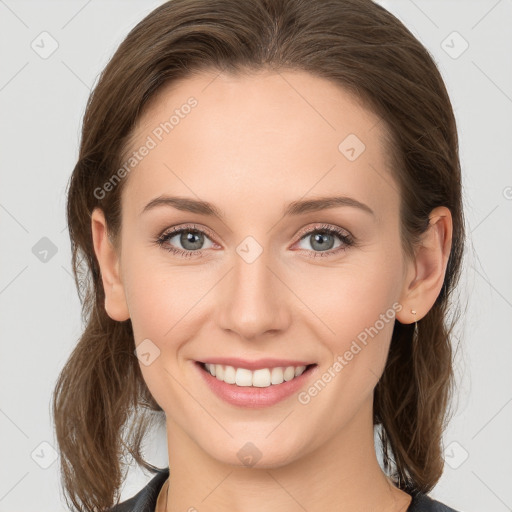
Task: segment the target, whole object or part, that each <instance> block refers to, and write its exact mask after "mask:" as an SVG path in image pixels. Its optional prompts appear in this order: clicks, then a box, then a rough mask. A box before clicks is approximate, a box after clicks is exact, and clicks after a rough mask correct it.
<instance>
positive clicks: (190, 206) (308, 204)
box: [140, 195, 375, 220]
mask: <svg viewBox="0 0 512 512" xmlns="http://www.w3.org/2000/svg"><path fill="white" fill-rule="evenodd" d="M159 206H168V207H169V206H170V207H174V208H176V209H177V210H182V211H185V212H191V213H198V214H200V215H207V216H210V217H217V218H219V219H221V220H224V215H223V213H222V212H221V211H220V210H219V209H218V208H217V207H216V206H214V205H213V204H211V203H209V202H208V201H200V200H197V199H192V198H188V197H177V196H167V195H161V196H159V197H155V198H154V199H152V200H151V201H150V202H149V203H148V204H146V206H145V207H144V209H143V210H142V211H141V213H140V215H142V214H143V213H145V212H147V211H149V210H152V209H154V208H157V207H159ZM339 206H350V207H353V208H358V209H360V210H362V211H364V212H366V213H369V214H371V215H373V216H375V212H374V211H373V210H372V209H371V208H370V207H369V206H368V205H366V204H364V203H362V202H360V201H357V200H356V199H354V198H352V197H347V196H331V197H319V198H315V199H305V200H299V201H293V202H291V203H290V204H289V205H288V206H287V207H286V210H285V212H284V216H285V217H286V216H297V215H302V214H305V213H310V212H318V211H321V210H327V209H330V208H336V207H339Z"/></svg>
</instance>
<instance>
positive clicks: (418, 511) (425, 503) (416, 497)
mask: <svg viewBox="0 0 512 512" xmlns="http://www.w3.org/2000/svg"><path fill="white" fill-rule="evenodd" d="M407 512H460V511H458V510H455V509H453V508H450V507H449V506H447V505H445V504H443V503H441V502H440V501H436V500H434V499H433V498H431V497H430V496H428V495H427V494H423V493H421V492H418V493H416V494H413V495H412V501H411V504H410V505H409V508H408V509H407Z"/></svg>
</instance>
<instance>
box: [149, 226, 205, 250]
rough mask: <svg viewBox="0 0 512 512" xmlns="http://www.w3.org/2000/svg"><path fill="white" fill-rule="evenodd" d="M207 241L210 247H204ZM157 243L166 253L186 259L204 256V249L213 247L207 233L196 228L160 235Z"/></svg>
mask: <svg viewBox="0 0 512 512" xmlns="http://www.w3.org/2000/svg"><path fill="white" fill-rule="evenodd" d="M205 240H208V241H209V242H210V245H207V246H206V247H204V246H203V244H204V243H205ZM155 242H156V243H157V244H158V245H159V246H161V247H162V248H163V249H165V250H166V251H169V252H172V253H175V254H178V255H180V256H185V257H191V256H194V257H197V256H202V255H203V253H202V251H203V249H209V248H211V247H212V246H213V243H212V242H211V240H210V239H209V238H208V236H206V232H205V231H203V230H202V229H198V228H197V227H196V226H184V227H181V228H178V229H174V228H173V229H172V230H170V231H167V232H164V233H163V234H162V235H160V237H158V239H157V240H155ZM176 244H179V245H181V247H182V248H180V247H176Z"/></svg>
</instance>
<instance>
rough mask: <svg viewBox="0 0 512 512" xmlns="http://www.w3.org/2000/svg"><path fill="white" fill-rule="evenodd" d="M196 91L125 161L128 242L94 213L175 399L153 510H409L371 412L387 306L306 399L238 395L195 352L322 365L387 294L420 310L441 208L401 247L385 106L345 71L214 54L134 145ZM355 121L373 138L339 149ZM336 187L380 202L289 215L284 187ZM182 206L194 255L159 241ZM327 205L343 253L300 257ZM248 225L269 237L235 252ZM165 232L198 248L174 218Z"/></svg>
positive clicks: (121, 306) (312, 194)
mask: <svg viewBox="0 0 512 512" xmlns="http://www.w3.org/2000/svg"><path fill="white" fill-rule="evenodd" d="M190 96H194V97H195V98H196V99H197V101H198V105H197V106H196V107H195V108H194V109H193V110H192V111H191V113H190V114H189V115H188V116H186V117H184V118H183V119H181V120H180V123H179V125H177V126H176V127H175V128H174V129H173V130H172V131H171V132H170V133H169V134H166V135H165V137H164V138H163V139H162V141H161V142H159V144H158V145H157V147H155V148H154V149H152V150H151V151H150V152H149V154H148V155H147V156H146V157H145V158H144V159H143V160H142V161H141V162H140V163H139V164H138V165H137V166H136V168H135V169H133V170H132V171H131V173H130V174H129V176H128V178H127V179H128V181H127V183H126V184H125V185H126V187H125V188H124V190H123V194H122V229H121V239H120V246H119V249H118V250H116V249H115V248H114V246H113V245H112V243H111V242H110V240H109V238H108V237H107V231H106V223H105V219H104V217H103V214H102V211H101V210H100V209H96V210H94V212H93V214H92V217H91V222H92V229H93V239H94V248H95V252H96V255H97V258H98V261H99V263H100V267H101V274H102V279H103V285H104V288H105V293H106V300H105V308H106V311H107V312H108V314H109V316H110V317H111V318H113V319H114V320H118V321H123V320H126V319H128V318H130V319H131V322H132V325H133V330H134V337H135V344H136V345H139V344H140V343H141V342H142V341H143V340H145V339H149V340H151V343H153V344H154V345H155V346H157V347H158V349H159V350H160V355H159V356H158V357H157V358H156V359H155V360H154V361H153V362H152V363H151V364H150V365H148V366H146V365H144V364H142V363H141V364H140V368H141V371H142V374H143V377H144V379H145V381H146V383H147V386H148V388H149V390H150V391H151V393H152V395H153V396H154V397H155V399H156V401H157V402H158V403H159V404H160V406H161V407H162V409H163V410H164V411H165V415H166V429H167V442H168V455H169V461H170V468H171V472H170V480H169V486H170V492H169V495H168V503H167V509H166V508H165V505H166V504H165V496H164V493H166V491H167V486H166V485H164V487H163V489H162V492H161V493H160V497H159V501H158V506H157V510H168V511H172V512H174V511H178V510H180V511H183V510H189V508H190V507H195V508H196V509H197V510H201V511H224V510H225V511H228V510H229V511H242V510H243V511H244V512H256V511H261V510H267V511H270V512H272V511H280V512H295V511H298V510H307V511H308V512H317V511H323V512H325V511H326V510H327V511H331V510H332V511H334V510H336V511H353V510H359V511H377V510H379V511H405V510H406V509H407V507H408V505H409V503H410V501H411V497H410V496H409V495H408V494H406V493H404V492H402V491H400V490H398V489H397V488H396V487H394V486H392V485H391V483H390V480H388V479H387V477H386V476H385V474H384V473H383V472H382V470H381V468H380V466H379V464H378V461H377V458H376V453H375V446H374V438H373V425H372V407H373V392H374V388H375V385H376V384H377V382H378V379H379V378H380V376H381V375H382V372H383V370H384V367H385V363H386V358H387V354H388V350H389V344H390V340H391V335H392V330H393V321H391V322H389V323H386V324H385V326H384V327H383V328H382V329H381V330H380V331H379V332H378V334H377V335H375V336H374V337H373V338H371V339H370V341H369V342H368V344H367V345H366V346H365V347H364V348H363V350H361V351H360V352H359V353H358V354H357V356H355V357H354V358H353V359H352V360H351V361H350V362H349V363H348V364H347V365H346V366H345V367H344V368H343V370H342V371H341V372H339V374H338V375H337V376H336V377H335V378H333V379H332V380H331V382H329V383H328V385H326V386H325V388H324V389H323V390H322V391H321V392H320V393H318V395H317V396H315V397H314V398H312V399H311V401H310V402H309V403H308V404H305V405H303V404H301V403H299V402H298V400H297V396H296V395H293V396H291V397H289V398H287V399H286V400H284V401H282V402H280V403H278V404H276V405H274V406H272V407H267V408H263V409H254V410H250V409H245V408H239V407H236V406H233V405H229V404H227V403H225V402H223V401H221V399H219V398H218V397H217V396H216V395H214V394H213V393H211V392H210V390H209V388H207V387H206V385H205V383H204V382H203V381H202V379H200V378H199V377H198V373H197V369H196V368H195V367H194V361H196V360H207V358H208V357H213V356H239V357H243V358H246V359H258V358H260V357H275V358H279V357H292V358H296V359H299V360H304V361H311V362H316V363H317V364H318V365H319V368H318V370H319V371H318V372H317V375H320V374H322V373H323V372H324V371H326V370H327V369H328V368H329V367H330V366H332V364H333V362H334V361H335V359H336V357H337V355H339V354H344V353H345V352H346V350H348V349H349V347H350V345H351V342H352V341H353V340H354V339H356V337H357V335H358V334H359V333H361V332H362V331H364V329H365V328H368V327H370V326H374V325H375V323H376V321H377V320H378V319H379V315H381V314H383V313H385V312H386V311H388V310H389V309H390V308H392V305H393V304H394V303H399V305H400V306H402V307H401V309H400V311H398V312H397V313H396V318H397V319H398V320H399V321H400V322H402V323H404V324H407V323H411V322H414V321H415V320H419V319H421V318H422V317H423V316H424V315H425V314H426V313H427V312H428V310H429V309H430V308H431V307H432V305H433V304H434V301H435V299H436V297H437V296H438V294H439V292H440V290H441V286H442V283H443V279H444V274H445V271H446V264H447V260H448V256H449V252H450V247H451V236H452V221H451V216H450V212H449V210H448V209H447V208H444V207H439V208H436V209H435V210H433V211H432V212H431V216H430V217H431V223H430V227H429V229H428V230H427V232H426V233H425V235H424V236H423V239H422V243H421V246H420V247H418V248H417V250H416V255H415V258H414V259H408V258H407V257H406V256H405V254H404V252H403V248H402V246H401V243H400V237H399V221H400V219H399V203H400V197H399V194H398V185H397V183H396V182H395V181H394V180H393V178H392V177H391V174H390V173H389V170H388V169H387V168H386V158H385V155H386V149H385V147H384V145H383V142H382V137H383V135H384V131H383V130H384V124H383V123H379V118H377V117H376V116H375V115H374V114H373V113H372V112H371V111H369V110H367V109H365V108H364V107H363V106H362V105H361V104H359V103H358V102H356V101H355V99H354V98H353V97H352V96H351V95H350V94H349V93H347V92H346V91H344V90H342V89H341V88H339V87H338V86H336V85H335V84H333V83H331V82H329V81H327V80H324V79H320V78H317V77H314V76H312V75H309V74H307V73H304V72H299V71H286V72H284V71H283V72H280V73H270V72H261V73H257V74H254V73H253V74H250V75H249V74H247V75H240V76H232V75H227V74H217V73H215V74H213V73H206V72H205V73H202V74H199V75H196V76H194V77H190V78H187V79H185V80H184V81H181V82H178V83H176V84H173V85H172V87H168V88H167V89H165V90H163V91H161V93H160V95H159V96H158V97H157V98H156V100H155V101H153V102H152V103H151V104H150V108H149V109H147V110H146V111H145V112H144V113H143V115H142V117H141V118H140V120H139V123H138V125H137V127H136V129H135V130H134V133H133V137H132V141H131V142H132V143H131V150H135V149H137V148H139V147H140V146H141V145H142V144H143V143H144V141H145V140H146V139H147V136H148V135H150V134H151V133H152V130H154V128H155V127H157V126H158V125H159V124H160V123H161V122H162V121H164V120H166V119H168V118H169V116H170V114H171V113H172V112H173V111H174V110H175V109H176V108H179V107H180V105H183V104H184V103H186V100H187V98H189V97H190ZM350 133H353V134H356V135H357V137H358V138H359V139H360V140H362V141H363V142H364V144H365V146H366V149H365V151H364V152H363V153H362V154H361V155H360V156H359V157H358V158H357V159H356V160H354V161H352V162H351V161H349V160H348V159H347V158H346V157H345V156H344V155H343V154H342V153H341V152H340V151H339V149H338V145H339V144H340V142H341V141H342V140H343V139H344V138H345V137H346V136H347V135H348V134H350ZM370 164H371V165H370ZM372 166H373V167H372ZM376 171H378V172H376ZM162 194H169V195H175V196H184V197H189V198H193V199H201V200H205V201H208V202H210V203H212V204H214V205H215V206H217V208H219V210H220V211H221V212H222V213H223V214H224V216H225V217H224V219H223V220H220V219H218V218H215V217H209V216H206V215H202V214H199V213H190V212H185V211H180V210H177V209H174V208H172V207H169V206H161V207H158V208H154V209H151V210H149V211H147V212H145V213H143V214H141V211H142V210H143V208H144V206H145V205H146V204H147V203H148V202H149V201H150V200H152V199H153V198H155V197H158V196H160V195H162ZM330 195H340V196H341V195H344V196H349V197H351V198H355V199H357V200H358V201H360V202H363V203H365V204H366V205H368V206H369V207H370V208H371V209H372V210H373V212H374V214H373V215H372V214H369V213H366V212H365V211H363V210H361V209H358V208H355V207H351V206H337V207H335V208H330V209H326V210H323V211H317V212H309V213H305V214H302V215H299V216H296V217H291V216H290V217H283V212H284V209H285V207H286V205H288V203H290V202H291V201H295V200H300V199H309V198H318V197H321V196H330ZM188 223H194V224H195V225H196V227H198V228H200V229H206V230H208V233H210V234H211V235H210V234H208V233H207V234H206V235H205V238H204V242H203V245H202V246H201V245H200V249H199V250H202V252H203V256H202V257H191V258H185V257H182V256H179V255H175V254H172V253H170V252H168V251H167V250H165V249H164V248H163V247H159V246H158V245H156V244H155V243H154V240H155V239H156V238H158V236H159V235H160V234H161V233H162V232H164V230H168V228H170V227H173V226H182V225H185V224H188ZM319 223H321V224H328V225H329V226H333V227H334V226H337V227H339V228H342V229H343V230H346V231H348V232H349V233H350V234H351V235H352V236H353V237H354V238H355V240H356V242H357V243H356V244H355V245H354V246H349V247H347V248H346V250H342V251H340V252H338V253H336V254H334V253H333V252H334V251H336V249H337V247H339V246H340V245H343V242H341V241H340V240H339V239H338V238H337V236H336V235H333V237H334V238H333V239H332V240H331V239H329V238H328V239H327V240H328V241H329V240H330V241H331V244H333V245H330V246H328V249H329V250H330V251H331V253H332V254H331V255H330V256H328V257H316V258H313V257H308V254H309V255H314V254H319V253H321V252H322V251H321V249H319V248H318V246H317V245H315V244H314V238H313V237H312V236H311V234H315V233H316V232H315V231H314V229H315V228H317V227H318V224H319ZM303 228H306V229H307V231H310V233H309V234H304V233H303V231H301V230H303ZM306 229H304V231H305V230H306ZM247 236H252V237H253V238H254V239H255V240H256V241H257V243H258V244H259V245H260V246H261V247H262V248H263V253H262V254H261V255H260V256H259V257H258V258H257V259H256V260H255V261H254V262H252V263H250V264H249V263H247V262H246V261H245V260H244V259H243V258H242V257H240V256H239V255H238V253H237V252H236V248H237V247H238V246H239V244H240V243H241V242H242V241H243V240H244V239H245V238H246V237H247ZM167 244H168V245H169V244H173V245H174V246H175V247H177V248H180V249H182V250H185V249H188V250H189V251H190V250H194V249H193V247H194V246H193V245H192V244H190V243H189V244H188V245H187V244H186V243H185V245H182V244H180V238H179V236H176V237H175V238H173V239H172V242H169V241H168V242H167ZM191 247H192V249H190V248H191ZM300 249H302V250H300ZM196 251H197V249H196ZM411 310H415V311H416V315H414V314H413V313H411ZM310 384H312V382H310V383H309V384H308V385H310ZM308 385H306V386H305V388H306V389H307V387H308ZM249 441H250V442H252V443H253V444H254V445H255V446H256V447H257V448H258V450H259V451H260V452H261V458H260V459H259V461H258V462H257V464H256V465H254V466H252V467H249V466H244V465H243V464H242V463H241V462H240V460H239V459H238V457H237V452H238V451H239V450H240V449H241V448H242V447H243V446H244V445H246V443H247V442H249Z"/></svg>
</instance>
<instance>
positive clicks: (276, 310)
mask: <svg viewBox="0 0 512 512" xmlns="http://www.w3.org/2000/svg"><path fill="white" fill-rule="evenodd" d="M272 267H275V265H272V262H271V261H270V258H269V257H268V255H267V253H266V252H265V251H263V253H262V254H260V255H259V256H258V257H257V258H256V259H255V260H254V261H252V262H251V260H250V259H244V257H243V256H240V255H239V254H236V255H235V257H234V263H233V268H232V270H231V272H230V273H229V275H228V276H226V278H225V279H224V280H223V281H224V282H223V284H222V285H221V286H220V287H218V293H219V296H218V297H217V298H218V301H217V304H218V305H219V306H218V309H217V312H218V323H219V326H220V327H221V328H222V329H223V330H225V331H231V332H232V333H236V334H238V336H239V337H240V338H245V339H247V340H255V339H257V338H259V337H261V336H263V335H265V334H267V335H270V334H274V335H275V334H277V333H279V332H283V331H284V330H286V329H287V328H288V326H289V325H290V320H291V314H290V310H289V308H288V305H289V300H290V295H291V293H290V292H289V290H288V288H287V287H286V285H285V284H284V283H283V282H282V281H281V280H280V279H279V271H278V270H277V269H276V268H272Z"/></svg>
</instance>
